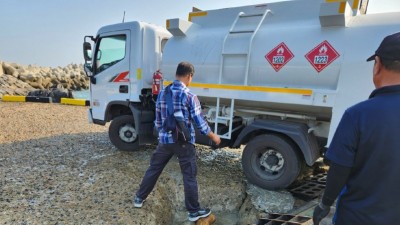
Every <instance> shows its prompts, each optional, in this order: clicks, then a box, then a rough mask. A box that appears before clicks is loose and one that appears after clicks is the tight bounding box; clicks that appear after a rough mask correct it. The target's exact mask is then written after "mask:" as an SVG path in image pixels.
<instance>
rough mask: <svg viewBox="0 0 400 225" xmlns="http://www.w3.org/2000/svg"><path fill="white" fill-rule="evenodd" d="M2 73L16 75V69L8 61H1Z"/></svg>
mask: <svg viewBox="0 0 400 225" xmlns="http://www.w3.org/2000/svg"><path fill="white" fill-rule="evenodd" d="M3 69H4V73H5V74H8V75H12V76H14V77H18V70H17V69H16V68H14V67H13V66H12V65H10V64H8V63H3Z"/></svg>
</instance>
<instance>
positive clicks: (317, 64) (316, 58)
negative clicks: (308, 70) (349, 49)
mask: <svg viewBox="0 0 400 225" xmlns="http://www.w3.org/2000/svg"><path fill="white" fill-rule="evenodd" d="M339 56H340V55H339V53H338V52H337V51H336V50H335V49H334V48H333V47H332V45H331V44H329V42H328V41H326V40H325V41H323V42H322V43H321V44H319V45H317V47H315V48H314V49H313V50H311V51H310V52H308V53H307V54H306V55H305V57H306V59H307V60H308V61H309V62H310V63H311V65H312V66H313V67H314V68H315V70H316V71H317V72H318V73H319V72H321V71H322V70H324V69H325V68H326V67H327V66H329V64H331V63H332V62H333V61H335V59H337V58H339Z"/></svg>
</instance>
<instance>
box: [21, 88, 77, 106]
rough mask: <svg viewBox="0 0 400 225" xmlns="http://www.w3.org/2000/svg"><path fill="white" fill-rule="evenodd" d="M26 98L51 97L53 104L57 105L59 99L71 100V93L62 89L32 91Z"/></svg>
mask: <svg viewBox="0 0 400 225" xmlns="http://www.w3.org/2000/svg"><path fill="white" fill-rule="evenodd" d="M27 96H35V97H51V98H52V100H53V102H55V103H59V102H60V101H61V98H73V96H72V92H71V91H69V90H65V89H62V88H52V89H50V90H34V91H30V92H29V93H28V95H27Z"/></svg>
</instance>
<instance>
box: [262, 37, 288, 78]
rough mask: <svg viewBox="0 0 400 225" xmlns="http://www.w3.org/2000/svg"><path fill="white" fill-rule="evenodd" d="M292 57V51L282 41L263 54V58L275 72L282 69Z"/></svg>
mask: <svg viewBox="0 0 400 225" xmlns="http://www.w3.org/2000/svg"><path fill="white" fill-rule="evenodd" d="M293 57H294V55H293V53H292V52H291V51H290V49H289V48H288V47H287V46H286V44H285V43H284V42H282V43H280V44H279V45H278V46H276V47H275V48H273V49H272V50H271V51H270V52H268V53H267V54H266V55H265V59H267V61H268V62H269V63H270V64H271V66H272V68H274V70H275V71H276V72H278V71H279V70H280V69H282V67H283V66H284V65H286V63H288V62H289V61H290V60H291V59H293Z"/></svg>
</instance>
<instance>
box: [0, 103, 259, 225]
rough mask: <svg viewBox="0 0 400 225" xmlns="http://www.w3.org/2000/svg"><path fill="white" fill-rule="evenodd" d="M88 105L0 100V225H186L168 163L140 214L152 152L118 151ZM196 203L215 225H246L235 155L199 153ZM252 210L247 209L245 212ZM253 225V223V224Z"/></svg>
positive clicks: (173, 166) (178, 183)
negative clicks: (138, 197)
mask: <svg viewBox="0 0 400 225" xmlns="http://www.w3.org/2000/svg"><path fill="white" fill-rule="evenodd" d="M86 111H87V107H82V106H66V105H59V104H44V103H10V102H7V103H6V102H0V176H1V180H0V223H1V224H21V225H22V224H24V225H28V224H146V225H148V224H190V223H187V222H182V221H185V219H186V211H185V208H184V203H183V184H182V180H181V176H180V170H179V165H178V164H177V161H176V160H172V161H171V162H170V163H169V164H168V165H167V167H166V169H165V170H164V173H163V175H162V176H161V177H160V180H159V182H158V183H157V186H156V188H155V190H154V191H153V192H152V194H151V195H150V196H149V198H148V200H147V201H146V203H145V206H144V207H143V208H142V209H135V208H134V207H133V205H132V197H133V195H134V193H135V191H136V189H137V188H138V185H139V183H140V180H141V178H142V176H143V174H144V172H145V170H146V169H147V166H148V163H149V160H150V156H151V153H152V150H153V149H154V147H155V146H146V147H143V148H141V149H139V150H138V151H135V152H122V151H118V150H117V149H116V148H115V147H113V146H112V144H111V143H110V141H109V139H108V134H107V130H108V127H107V126H97V125H93V124H89V123H88V122H87V113H86ZM198 152H199V157H200V158H199V160H198V162H199V163H198V166H199V175H198V180H199V185H200V200H201V203H202V204H203V203H204V204H205V205H210V206H212V208H213V209H215V210H214V212H215V213H216V214H217V223H215V224H224V225H226V224H246V223H244V222H243V223H240V222H238V221H239V220H240V217H241V216H240V213H239V210H240V209H241V207H242V205H243V202H248V201H245V199H246V197H247V196H246V192H245V187H246V185H245V183H244V181H243V175H242V171H241V166H240V151H239V150H230V151H229V152H227V151H221V150H218V151H214V150H211V149H209V148H207V147H200V148H199V150H198ZM250 211H253V209H252V208H251V207H250V206H246V214H249V212H250ZM254 219H256V218H254Z"/></svg>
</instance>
